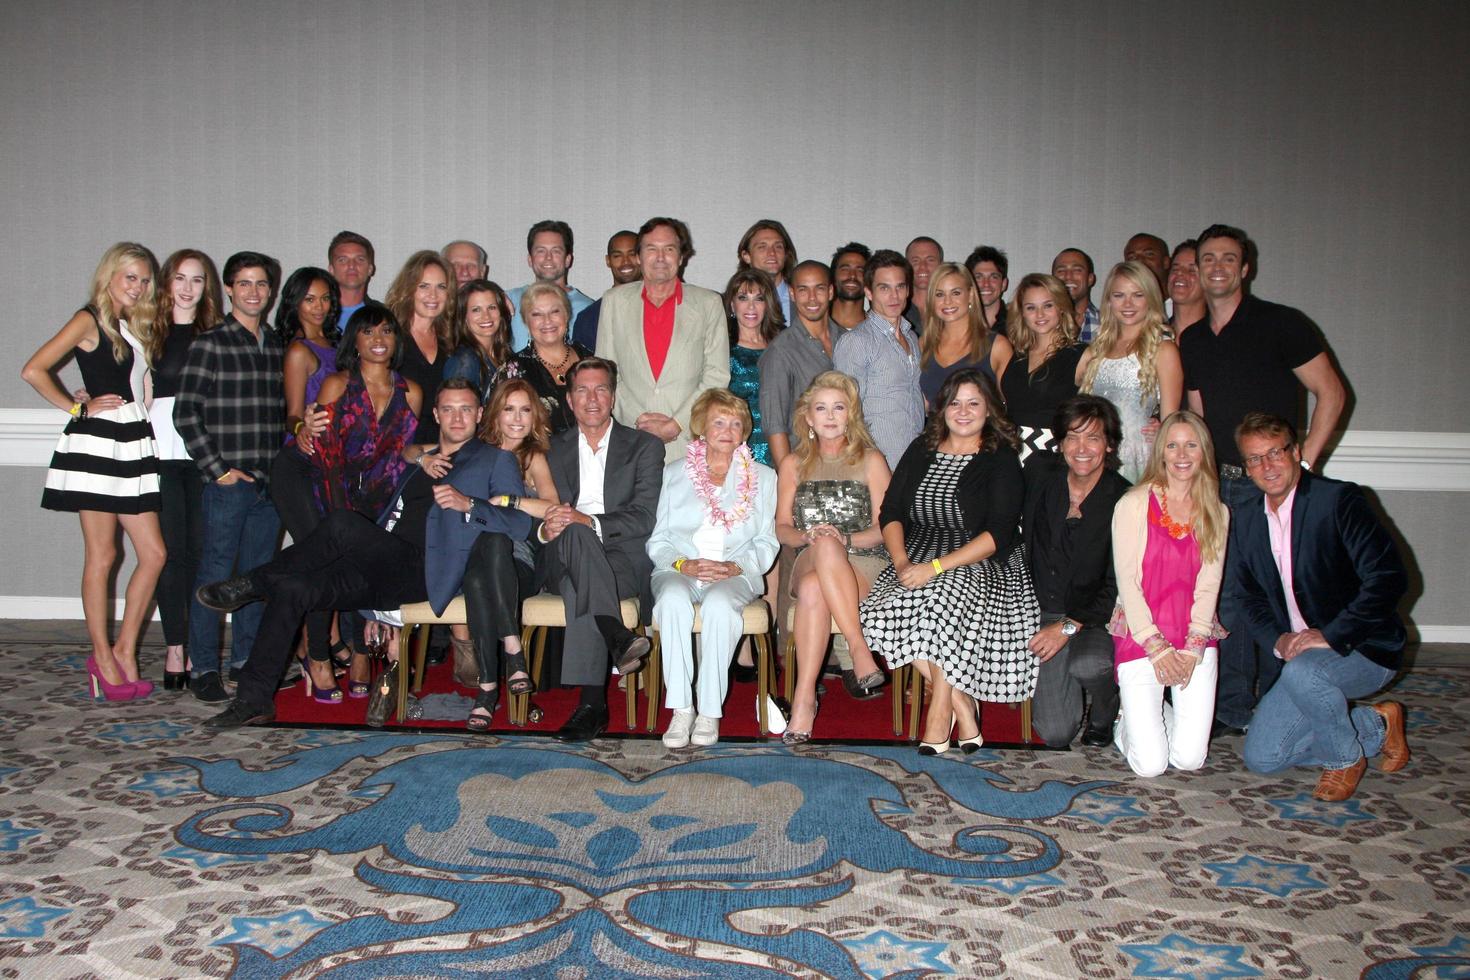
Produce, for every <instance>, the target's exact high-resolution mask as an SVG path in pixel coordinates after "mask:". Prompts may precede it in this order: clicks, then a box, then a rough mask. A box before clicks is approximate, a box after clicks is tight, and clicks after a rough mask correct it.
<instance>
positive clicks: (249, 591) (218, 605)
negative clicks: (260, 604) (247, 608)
mask: <svg viewBox="0 0 1470 980" xmlns="http://www.w3.org/2000/svg"><path fill="white" fill-rule="evenodd" d="M194 597H195V598H197V599H198V600H199V601H200V602H202V603H203V604H204V605H205V606H207V607H209V608H210V609H213V610H215V611H216V612H233V611H234V610H236V609H239V608H240V607H241V606H243V605H245V604H246V603H250V602H255V601H256V600H258V599H264V598H265V593H263V592H261V591H260V590H259V589H257V588H256V587H255V583H254V582H253V581H252V580H251V578H250V576H249V575H236V576H235V577H234V578H227V579H225V580H224V581H223V582H210V583H209V584H208V585H201V586H199V588H198V589H197V590H195V592H194Z"/></svg>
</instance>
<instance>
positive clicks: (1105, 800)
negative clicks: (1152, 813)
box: [1067, 792, 1147, 824]
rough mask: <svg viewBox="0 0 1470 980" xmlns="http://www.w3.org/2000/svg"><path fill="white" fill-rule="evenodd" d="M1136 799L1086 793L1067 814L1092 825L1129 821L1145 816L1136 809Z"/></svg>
mask: <svg viewBox="0 0 1470 980" xmlns="http://www.w3.org/2000/svg"><path fill="white" fill-rule="evenodd" d="M1137 804H1138V797H1136V796H1113V795H1111V794H1103V793H1097V792H1093V793H1087V794H1085V795H1083V796H1079V797H1077V800H1076V802H1074V803H1073V804H1072V809H1070V810H1068V811H1067V813H1068V814H1069V815H1071V816H1074V817H1082V818H1084V819H1086V820H1091V821H1092V822H1093V823H1099V824H1110V823H1112V822H1113V821H1114V820H1130V819H1133V818H1134V817H1143V816H1147V814H1145V813H1144V812H1143V811H1142V810H1140V809H1139V808H1138V805H1137Z"/></svg>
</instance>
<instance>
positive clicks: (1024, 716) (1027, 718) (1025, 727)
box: [1021, 698, 1031, 745]
mask: <svg viewBox="0 0 1470 980" xmlns="http://www.w3.org/2000/svg"><path fill="white" fill-rule="evenodd" d="M1021 741H1023V742H1025V743H1026V744H1027V745H1030V744H1031V699H1030V698H1027V699H1026V700H1024V701H1022V702H1021Z"/></svg>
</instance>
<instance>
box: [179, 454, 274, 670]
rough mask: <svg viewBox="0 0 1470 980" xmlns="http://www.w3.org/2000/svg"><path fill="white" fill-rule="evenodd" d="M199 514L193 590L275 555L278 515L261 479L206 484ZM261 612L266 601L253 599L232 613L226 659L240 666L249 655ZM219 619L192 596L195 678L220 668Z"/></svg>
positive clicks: (191, 650)
mask: <svg viewBox="0 0 1470 980" xmlns="http://www.w3.org/2000/svg"><path fill="white" fill-rule="evenodd" d="M200 513H201V514H202V516H203V518H204V547H203V550H202V553H201V554H200V556H199V578H198V580H197V581H196V582H195V588H196V589H197V588H198V587H199V586H201V585H208V584H209V583H210V582H218V581H220V580H221V579H227V578H230V577H231V576H234V575H240V574H243V573H245V572H248V571H250V570H251V569H252V568H255V567H256V566H257V565H264V564H265V563H266V562H268V561H270V560H271V556H272V555H274V554H275V552H276V541H277V539H278V538H279V537H280V534H281V518H280V517H279V516H278V515H277V514H276V505H275V504H273V503H271V498H270V493H269V492H268V491H267V490H266V488H265V486H264V483H263V481H256V482H255V483H246V482H244V481H243V480H242V481H241V482H239V483H233V484H231V485H229V486H220V485H219V484H218V483H209V484H206V485H205V487H204V494H203V497H202V499H201V500H200ZM264 612H265V604H264V603H259V602H255V603H251V604H250V605H248V606H243V607H241V608H240V609H237V610H235V612H234V613H233V614H231V617H230V624H231V628H230V661H231V663H232V664H233V665H234V666H236V667H241V666H244V664H245V661H246V660H248V659H250V650H251V648H253V647H254V646H255V634H256V632H257V631H258V630H259V629H260V617H261V614H262V613H264ZM220 619H221V616H220V614H219V613H217V612H215V611H214V610H213V609H209V608H206V607H205V606H204V605H203V604H202V603H201V602H200V601H199V600H198V598H196V597H193V596H191V597H190V599H189V661H190V667H191V670H190V673H191V674H192V675H193V676H194V677H201V676H203V675H204V674H209V673H217V672H219V669H220V662H219V647H220Z"/></svg>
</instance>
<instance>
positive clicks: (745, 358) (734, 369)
mask: <svg viewBox="0 0 1470 980" xmlns="http://www.w3.org/2000/svg"><path fill="white" fill-rule="evenodd" d="M764 353H765V349H764V348H762V349H760V350H755V349H754V348H751V347H741V346H739V345H738V344H737V345H734V346H732V347H731V348H730V390H731V391H732V392H734V393H735V394H737V395H739V396H740V397H741V398H744V399H745V402H746V404H747V405H749V406H750V435H749V437H748V438H746V440H745V441H746V443H747V444H749V446H750V452H751V455H753V456H754V457H755V461H756V462H757V463H763V464H765V465H766V466H770V465H771V445H770V443H769V442H768V441H767V439H766V433H765V431H764V430H763V429H762V428H761V369H760V360H761V355H762V354H764Z"/></svg>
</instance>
